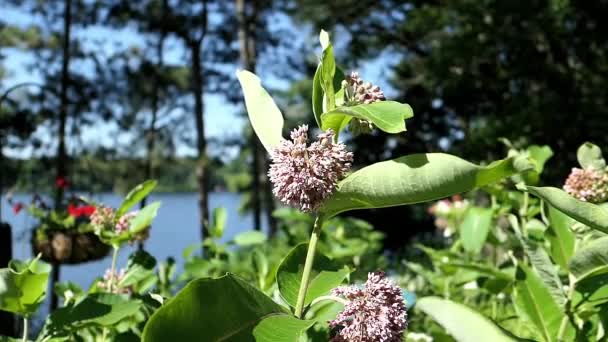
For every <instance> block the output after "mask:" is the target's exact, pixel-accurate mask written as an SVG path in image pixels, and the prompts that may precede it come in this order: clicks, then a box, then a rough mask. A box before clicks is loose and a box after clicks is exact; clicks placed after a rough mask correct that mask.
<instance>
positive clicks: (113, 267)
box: [108, 246, 119, 292]
mask: <svg viewBox="0 0 608 342" xmlns="http://www.w3.org/2000/svg"><path fill="white" fill-rule="evenodd" d="M112 247H113V248H114V253H113V254H112V266H110V274H111V276H110V284H109V286H108V287H109V290H110V292H112V291H114V278H115V277H114V272H115V271H116V260H117V259H118V250H119V248H118V246H112Z"/></svg>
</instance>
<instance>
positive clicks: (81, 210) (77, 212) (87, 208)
mask: <svg viewBox="0 0 608 342" xmlns="http://www.w3.org/2000/svg"><path fill="white" fill-rule="evenodd" d="M94 212H95V207H94V206H92V205H81V206H78V207H77V206H75V205H73V204H68V213H69V214H70V215H71V216H74V217H80V216H87V217H89V216H91V215H93V213H94Z"/></svg>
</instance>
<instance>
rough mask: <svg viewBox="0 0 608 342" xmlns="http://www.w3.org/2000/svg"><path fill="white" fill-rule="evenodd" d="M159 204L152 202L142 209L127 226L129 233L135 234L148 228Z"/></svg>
mask: <svg viewBox="0 0 608 342" xmlns="http://www.w3.org/2000/svg"><path fill="white" fill-rule="evenodd" d="M159 208H160V202H158V201H157V202H153V203H150V204H148V205H146V206H145V207H143V208H142V209H141V210H140V211H139V212H138V213H137V215H136V216H135V217H134V218H133V219H132V220H131V222H130V225H129V233H130V234H137V233H139V232H141V231H142V230H144V229H146V228H148V227H150V225H151V224H152V221H153V220H154V218H155V217H156V214H157V213H158V209H159Z"/></svg>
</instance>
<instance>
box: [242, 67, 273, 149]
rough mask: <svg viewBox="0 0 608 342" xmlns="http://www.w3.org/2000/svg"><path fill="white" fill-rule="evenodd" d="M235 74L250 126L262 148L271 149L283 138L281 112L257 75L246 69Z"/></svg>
mask: <svg viewBox="0 0 608 342" xmlns="http://www.w3.org/2000/svg"><path fill="white" fill-rule="evenodd" d="M236 76H237V77H238V79H239V82H240V83H241V87H242V88H243V94H244V96H245V105H246V107H247V113H248V114H249V120H250V121H251V126H252V127H253V130H254V131H255V134H256V135H257V136H258V138H259V139H260V141H261V142H262V145H264V148H266V150H267V151H271V150H272V148H273V147H275V146H277V145H278V144H279V143H280V142H281V140H282V139H283V135H282V134H283V122H284V120H283V114H281V111H280V110H279V107H277V105H276V104H275V103H274V101H273V100H272V97H270V95H269V94H268V92H267V91H266V90H265V89H264V88H263V87H262V83H261V80H260V78H259V77H257V76H256V75H255V74H253V73H251V72H249V71H247V70H241V71H237V73H236Z"/></svg>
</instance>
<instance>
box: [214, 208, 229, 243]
mask: <svg viewBox="0 0 608 342" xmlns="http://www.w3.org/2000/svg"><path fill="white" fill-rule="evenodd" d="M227 220H228V211H227V210H226V208H224V207H217V208H215V209H213V225H212V227H211V233H212V234H213V237H215V238H218V239H219V238H221V237H222V236H224V230H225V229H226V221H227Z"/></svg>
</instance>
